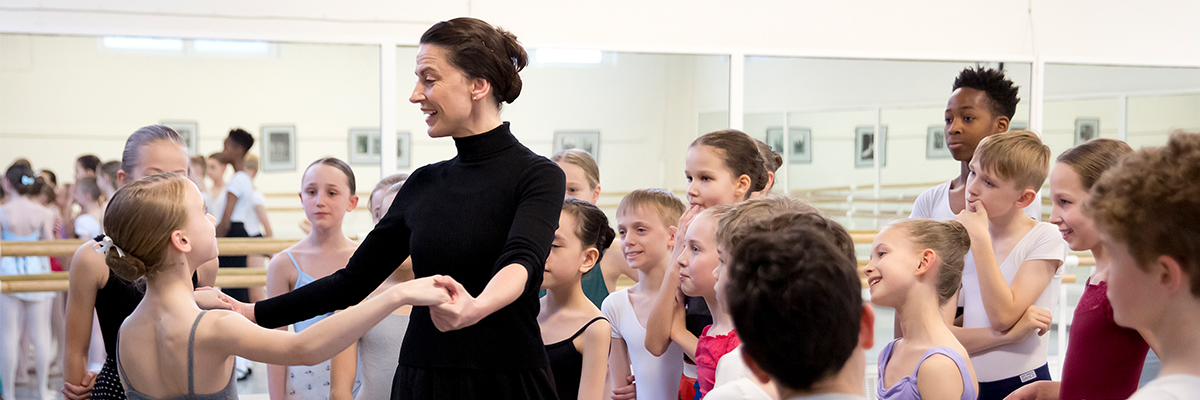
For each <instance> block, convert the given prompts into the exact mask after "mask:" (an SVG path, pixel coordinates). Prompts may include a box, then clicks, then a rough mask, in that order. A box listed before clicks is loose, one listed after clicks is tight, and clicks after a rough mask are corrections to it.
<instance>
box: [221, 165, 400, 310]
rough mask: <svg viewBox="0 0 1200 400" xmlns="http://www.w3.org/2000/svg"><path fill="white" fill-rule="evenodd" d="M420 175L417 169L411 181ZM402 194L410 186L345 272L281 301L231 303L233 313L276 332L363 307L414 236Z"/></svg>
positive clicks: (356, 251) (355, 255) (331, 276)
mask: <svg viewBox="0 0 1200 400" xmlns="http://www.w3.org/2000/svg"><path fill="white" fill-rule="evenodd" d="M420 173H421V169H417V171H415V172H413V176H417V174H420ZM410 179H411V178H410ZM406 190H409V186H405V187H404V188H403V189H401V190H400V194H397V198H398V199H397V201H396V202H395V203H393V205H392V207H391V208H390V209H388V213H387V215H384V217H383V219H381V220H380V221H379V224H376V225H375V229H373V230H371V233H369V234H367V237H366V238H365V239H363V241H362V244H360V245H359V246H358V250H355V251H354V255H353V256H351V257H350V261H349V262H348V263H347V264H346V268H342V269H340V270H338V271H337V272H334V273H333V274H330V275H329V276H326V277H324V278H321V279H317V280H316V281H314V282H312V283H309V284H307V285H304V286H302V287H300V288H297V289H296V290H293V291H291V292H288V293H284V294H282V295H279V296H275V297H272V298H269V299H266V300H263V301H259V302H257V303H251V304H241V303H239V304H235V305H234V311H236V312H238V313H240V314H242V316H245V317H246V319H249V320H250V321H253V322H255V323H257V324H258V325H260V326H263V327H266V328H278V327H281V326H286V325H288V324H294V323H296V322H299V321H303V320H306V319H309V318H312V317H315V316H318V315H321V314H325V313H327V312H330V311H336V310H341V309H344V308H346V307H349V306H352V305H355V304H358V303H359V302H361V301H362V300H363V299H364V298H366V297H367V295H369V294H371V291H373V290H375V288H377V287H379V284H380V283H383V281H384V279H387V277H388V275H391V274H392V272H393V271H395V270H396V268H399V267H400V264H401V263H403V262H404V259H406V258H408V255H409V246H408V245H409V242H408V241H409V238H410V236H411V235H412V232H411V231H410V230H409V228H408V226H407V225H406V224H405V222H404V212H405V206H406V204H405V203H406V202H404V201H402V198H401V196H403V195H404V194H405V191H406Z"/></svg>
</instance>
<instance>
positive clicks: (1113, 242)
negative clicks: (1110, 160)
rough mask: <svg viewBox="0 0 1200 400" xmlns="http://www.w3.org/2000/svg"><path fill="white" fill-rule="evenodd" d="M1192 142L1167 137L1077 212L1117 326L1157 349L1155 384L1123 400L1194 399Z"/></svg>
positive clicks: (1196, 256)
mask: <svg viewBox="0 0 1200 400" xmlns="http://www.w3.org/2000/svg"><path fill="white" fill-rule="evenodd" d="M1197 176H1200V134H1197V133H1183V132H1175V133H1172V134H1171V138H1170V140H1169V141H1168V142H1167V145H1166V146H1165V147H1153V148H1143V149H1141V150H1139V151H1137V152H1135V153H1133V154H1131V155H1129V156H1128V157H1126V158H1125V159H1124V160H1122V161H1121V163H1120V164H1118V165H1117V166H1116V167H1114V168H1113V169H1111V170H1109V171H1108V172H1105V173H1104V175H1102V176H1101V177H1100V180H1099V181H1098V182H1096V186H1095V187H1093V188H1092V194H1091V199H1089V201H1088V203H1087V204H1086V205H1085V206H1084V207H1085V212H1087V213H1089V214H1091V216H1092V218H1093V219H1094V220H1095V222H1096V227H1098V228H1100V232H1101V235H1100V237H1101V239H1100V240H1101V242H1102V243H1104V248H1105V249H1108V251H1109V253H1110V257H1111V258H1112V265H1110V266H1109V272H1108V274H1109V275H1108V297H1109V300H1110V301H1111V302H1112V313H1113V319H1114V320H1115V321H1116V322H1117V324H1118V325H1121V326H1125V327H1128V328H1132V329H1137V330H1138V331H1140V332H1142V333H1143V335H1146V334H1149V336H1148V337H1151V338H1154V341H1152V343H1154V342H1157V346H1156V347H1155V348H1154V349H1155V353H1156V354H1158V355H1159V358H1160V359H1161V360H1162V370H1161V372H1159V375H1158V378H1157V379H1155V380H1153V381H1151V382H1150V383H1149V384H1147V385H1146V386H1144V387H1142V388H1141V389H1140V390H1138V391H1137V392H1136V393H1134V394H1133V397H1130V400H1146V399H1192V398H1195V397H1196V394H1197V393H1200V339H1197V336H1196V332H1198V331H1200V225H1197V224H1196V221H1197V220H1198V219H1200V186H1197V185H1196V177H1197Z"/></svg>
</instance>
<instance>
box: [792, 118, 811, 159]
mask: <svg viewBox="0 0 1200 400" xmlns="http://www.w3.org/2000/svg"><path fill="white" fill-rule="evenodd" d="M788 146H789V147H790V148H789V149H788V150H789V151H791V152H790V153H788V164H812V129H808V128H799V127H795V126H793V127H790V128H788Z"/></svg>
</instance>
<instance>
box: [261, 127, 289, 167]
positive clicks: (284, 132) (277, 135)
mask: <svg viewBox="0 0 1200 400" xmlns="http://www.w3.org/2000/svg"><path fill="white" fill-rule="evenodd" d="M261 133H262V135H261V136H262V139H261V140H262V141H263V145H262V147H261V148H262V170H263V171H295V170H296V126H295V125H263V127H262V132H261Z"/></svg>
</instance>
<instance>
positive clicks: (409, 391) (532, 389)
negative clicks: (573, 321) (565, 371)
mask: <svg viewBox="0 0 1200 400" xmlns="http://www.w3.org/2000/svg"><path fill="white" fill-rule="evenodd" d="M557 398H558V392H557V391H556V390H555V389H554V377H553V375H552V373H551V372H550V367H544V368H540V369H526V370H512V371H490V370H478V369H466V368H417V367H410V366H407V365H403V364H401V365H400V366H399V367H398V368H396V376H395V378H393V379H392V400H410V399H412V400H417V399H420V400H424V399H514V400H515V399H521V400H524V399H546V400H553V399H557Z"/></svg>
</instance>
